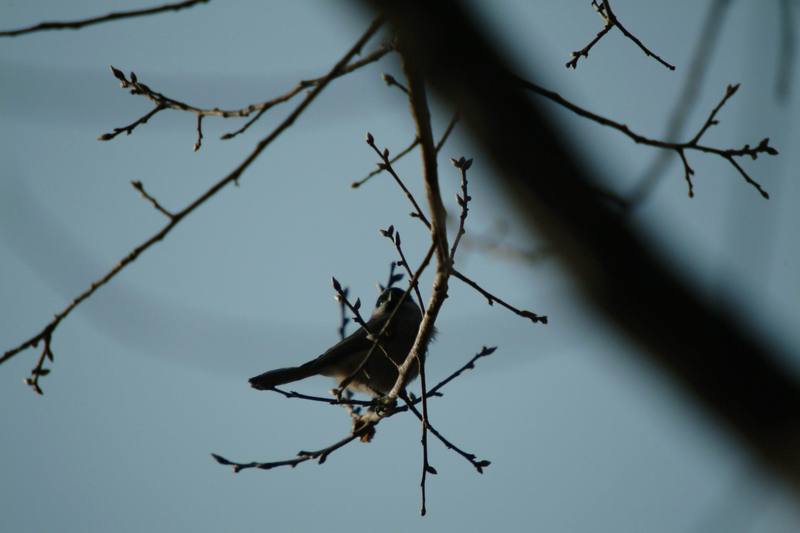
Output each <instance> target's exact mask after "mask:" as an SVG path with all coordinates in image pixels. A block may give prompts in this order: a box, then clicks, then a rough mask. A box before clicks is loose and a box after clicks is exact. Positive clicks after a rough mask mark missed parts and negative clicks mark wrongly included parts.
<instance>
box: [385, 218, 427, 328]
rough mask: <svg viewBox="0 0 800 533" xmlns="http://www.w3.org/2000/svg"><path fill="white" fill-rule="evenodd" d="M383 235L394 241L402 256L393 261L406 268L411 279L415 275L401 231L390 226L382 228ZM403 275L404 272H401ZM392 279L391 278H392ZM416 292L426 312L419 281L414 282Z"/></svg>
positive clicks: (420, 306) (418, 301)
mask: <svg viewBox="0 0 800 533" xmlns="http://www.w3.org/2000/svg"><path fill="white" fill-rule="evenodd" d="M381 235H383V236H384V237H386V238H387V239H389V240H390V241H392V244H394V247H395V250H397V254H398V255H399V256H400V261H397V262H394V263H392V264H393V265H400V266H402V267H404V268H405V269H406V273H407V274H408V277H409V279H411V277H412V276H413V275H414V274H413V273H412V272H411V267H410V266H409V264H408V260H407V259H406V254H404V253H403V247H402V246H401V244H400V242H401V241H400V232H399V231H395V230H394V226H389V227H388V228H386V229H382V230H381ZM400 276H401V277H402V274H400ZM390 279H391V278H390ZM414 293H415V294H416V296H417V303H418V304H419V308H420V309H421V310H422V313H423V314H424V313H425V302H423V301H422V294H421V293H420V292H419V283H415V284H414Z"/></svg>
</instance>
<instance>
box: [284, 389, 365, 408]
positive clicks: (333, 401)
mask: <svg viewBox="0 0 800 533" xmlns="http://www.w3.org/2000/svg"><path fill="white" fill-rule="evenodd" d="M269 390H271V391H274V392H277V393H278V394H280V395H282V396H284V397H286V398H298V399H300V400H308V401H312V402H321V403H327V404H329V405H355V406H359V407H372V406H374V405H375V402H374V401H367V400H354V399H352V398H325V397H323V396H311V395H308V394H303V393H301V392H297V391H293V390H289V391H287V390H283V389H280V388H278V387H272V388H270V389H269Z"/></svg>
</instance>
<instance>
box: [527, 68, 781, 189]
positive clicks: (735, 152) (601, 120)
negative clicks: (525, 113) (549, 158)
mask: <svg viewBox="0 0 800 533" xmlns="http://www.w3.org/2000/svg"><path fill="white" fill-rule="evenodd" d="M512 78H513V79H514V80H515V81H516V82H517V83H519V85H520V86H522V87H524V88H526V89H528V90H530V91H533V92H535V93H536V94H538V95H541V96H544V97H545V98H548V99H549V100H552V101H554V102H556V103H558V104H559V105H561V106H563V107H565V108H567V109H569V110H570V111H572V112H574V113H576V114H578V115H580V116H582V117H584V118H588V119H589V120H592V121H594V122H597V123H598V124H601V125H603V126H608V127H610V128H613V129H615V130H617V131H620V132H622V133H624V134H625V135H626V136H628V137H629V138H631V139H633V141H634V142H636V143H637V144H645V145H648V146H653V147H656V148H661V149H666V150H673V151H675V152H676V153H677V154H678V156H680V158H681V161H682V162H683V164H684V171H685V176H686V180H687V182H688V184H689V196H690V197H691V196H694V191H693V187H692V180H691V176H692V175H693V174H694V170H693V169H692V168H691V167H690V166H689V164H688V162H687V160H686V157H685V152H686V151H689V150H695V151H698V152H705V153H708V154H714V155H717V156H719V157H721V158H722V159H724V160H726V161H728V163H730V164H731V165H732V166H733V167H734V168H735V169H736V170H738V171H739V173H740V174H741V175H742V177H743V178H744V180H745V181H746V182H747V183H749V184H750V185H752V186H753V187H754V188H755V189H756V190H757V191H758V192H759V193H760V194H761V196H763V197H764V198H769V194H768V193H767V192H766V191H765V190H764V189H763V188H762V187H761V185H760V184H759V183H758V182H756V181H755V180H754V179H753V178H752V177H750V175H749V174H748V173H747V172H746V171H745V170H744V169H743V168H742V167H741V166H740V165H739V164H738V163H737V162H736V161H735V160H734V158H736V157H744V156H749V157H751V158H752V159H757V158H758V156H759V154H767V155H777V154H778V151H777V150H776V149H775V148H774V147H772V146H770V145H769V138H765V139H762V140H761V141H760V142H759V143H758V145H757V146H752V147H751V146H750V145H749V144H745V145H744V146H743V147H742V148H715V147H712V146H706V145H703V144H700V139H701V138H702V137H703V135H704V134H705V133H706V131H708V129H709V128H710V127H711V126H715V125H717V124H719V121H718V120H717V119H716V116H717V113H718V112H719V110H720V109H722V107H723V106H724V105H725V104H726V103H727V101H728V99H730V98H731V97H732V96H733V95H734V94H736V91H737V90H738V89H739V84H738V83H737V84H735V85H728V87H727V88H726V90H725V94H724V95H723V97H722V99H721V100H720V102H719V103H718V104H717V105H716V107H714V109H712V110H711V113H710V114H709V116H708V118H707V119H706V121H705V122H704V123H703V125H702V126H701V127H700V129H699V130H698V132H697V133H696V134H695V135H694V137H692V138H691V139H690V140H689V141H686V142H682V143H678V142H669V141H662V140H658V139H651V138H648V137H645V136H644V135H640V134H638V133H636V132H634V131H632V130H631V129H630V128H628V126H627V125H625V124H622V123H620V122H616V121H614V120H611V119H608V118H606V117H602V116H600V115H597V114H596V113H592V112H591V111H588V110H586V109H583V108H582V107H579V106H577V105H575V104H573V103H572V102H570V101H568V100H566V99H565V98H563V97H561V95H559V94H558V93H555V92H553V91H550V90H547V89H544V88H543V87H540V86H538V85H536V84H534V83H531V82H529V81H526V80H524V79H522V78H520V77H518V76H513V75H512Z"/></svg>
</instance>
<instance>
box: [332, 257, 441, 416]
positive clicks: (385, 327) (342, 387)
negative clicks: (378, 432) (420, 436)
mask: <svg viewBox="0 0 800 533" xmlns="http://www.w3.org/2000/svg"><path fill="white" fill-rule="evenodd" d="M434 248H435V246H433V245H431V247H430V248H429V249H428V253H427V254H425V257H424V258H423V259H422V262H421V263H420V265H419V267H417V270H416V271H415V272H414V275H413V276H412V277H411V279H410V280H409V286H408V288H407V289H406V291H405V292H404V293H403V296H402V297H401V298H400V300H399V301H398V302H397V305H396V306H395V307H394V309H392V312H391V313H390V314H389V317H388V318H387V319H386V322H385V323H384V324H383V327H382V328H381V330H380V331H379V332H378V334H377V335H376V336H373V342H372V346H370V348H369V350H367V353H366V354H365V355H364V358H363V359H362V360H361V362H360V363H359V365H358V366H357V367H356V368H355V370H353V372H351V373H350V375H348V376H347V377H346V378H344V379H343V380H342V381H341V382H340V383H339V386H338V388H337V391H338V392H337V398H339V397H341V394H342V392H343V391H344V390H345V389H346V388H347V386H348V385H349V384H350V383H351V382H352V381H353V379H354V378H355V377H356V376H357V375H358V373H359V372H361V370H362V369H363V368H364V365H366V363H367V361H368V360H369V358H370V356H372V353H373V352H374V351H375V348H376V346H377V345H378V340H379V339H380V338H382V337H383V336H384V335H385V334H386V332H387V331H388V330H389V326H390V325H391V323H392V320H394V317H395V315H396V314H397V311H398V310H399V309H400V306H401V305H403V302H404V301H405V299H406V298H408V295H409V293H410V292H411V290H412V288H413V287H415V286H416V284H417V283H419V278H420V276H421V275H422V273H423V272H424V271H425V269H426V268H427V267H428V264H429V263H430V260H431V258H432V257H433V252H434ZM389 360H390V361H391V358H390V359H389ZM392 362H394V361H392ZM399 371H400V369H399V368H398V374H399ZM403 376H404V377H405V374H403ZM394 398H396V396H395V397H394ZM394 398H392V399H390V400H387V402H386V404H391V403H393V401H394Z"/></svg>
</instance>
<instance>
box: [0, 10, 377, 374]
mask: <svg viewBox="0 0 800 533" xmlns="http://www.w3.org/2000/svg"><path fill="white" fill-rule="evenodd" d="M382 23H383V20H382V18H378V19H376V20H375V21H373V22H372V24H370V26H369V28H368V29H367V31H366V32H365V33H364V34H363V35H362V36H361V37H360V38H359V39H358V41H357V42H356V43H355V45H353V47H352V48H351V49H350V50H348V52H347V53H346V54H345V55H344V56H343V57H342V59H340V60H339V61H338V62H337V63H336V64H335V65H334V66H333V68H332V69H331V70H330V72H328V75H327V76H325V78H324V79H323V80H322V81H320V82H319V83H318V84H317V85H316V87H314V89H313V90H312V91H311V92H309V93H308V94H307V95H306V96H305V98H304V99H303V100H302V101H301V102H300V103H299V104H298V105H297V106H296V107H295V109H294V111H292V113H290V114H289V116H288V117H286V119H284V120H283V121H282V122H281V123H280V124H279V125H278V126H277V127H276V128H275V129H274V130H272V132H271V133H270V134H269V135H267V136H266V137H265V138H264V139H262V140H261V141H260V142H259V143H258V144H257V145H256V147H255V148H254V149H253V151H252V152H251V153H250V154H249V155H248V156H247V158H245V160H244V161H242V162H241V163H240V164H239V165H238V166H237V167H236V168H235V169H233V170H232V171H231V172H230V173H229V174H228V175H226V176H225V177H223V178H222V179H220V180H219V181H217V182H216V183H215V184H214V185H212V186H211V188H209V189H208V190H207V191H206V192H204V193H203V194H201V195H200V196H199V197H197V198H196V199H195V200H193V201H192V202H191V203H190V204H189V205H187V206H186V207H185V208H183V209H182V210H181V211H179V212H177V213H175V214H174V215H173V217H172V218H171V219H170V221H169V223H168V224H167V225H166V226H164V227H163V228H162V229H161V230H160V231H158V232H157V233H155V234H154V235H153V236H152V237H150V238H149V239H147V240H146V241H145V242H143V243H142V244H140V245H139V246H137V247H135V248H134V249H133V250H131V251H130V252H129V253H128V255H126V256H125V257H124V258H122V260H120V261H119V262H118V263H117V264H116V265H115V266H114V267H113V268H112V269H111V270H109V271H108V272H107V273H106V274H105V275H103V276H102V277H101V278H99V279H98V280H97V281H94V282H92V284H91V285H90V286H89V288H87V289H86V290H85V291H84V292H82V293H81V294H79V295H78V296H77V297H75V298H74V299H73V300H72V302H70V303H69V305H67V306H66V307H65V308H64V309H63V310H62V311H60V312H59V313H57V314H56V315H55V317H54V318H53V319H52V320H51V321H50V322H49V323H48V324H47V325H46V326H45V327H44V328H43V329H42V330H41V331H40V332H39V333H37V334H35V335H34V336H33V337H31V338H30V339H28V340H26V341H24V342H22V343H20V344H19V345H18V346H16V347H14V348H12V349H10V350H8V351H6V352H5V353H4V354H3V356H2V357H0V364H2V363H5V362H6V361H8V360H9V359H11V358H12V357H14V356H15V355H17V354H18V353H20V352H21V351H23V350H26V349H28V348H30V347H32V346H35V345H36V344H37V343H39V342H40V341H41V340H43V339H45V338H46V337H49V336H51V334H52V333H53V331H54V330H55V329H56V327H58V325H59V324H60V323H61V321H62V320H64V319H65V318H66V317H67V316H68V315H69V314H70V313H71V312H72V311H73V310H74V309H75V308H76V307H77V306H78V305H80V304H81V303H82V302H83V301H84V300H86V299H87V298H89V297H90V296H92V294H94V292H95V291H96V290H97V289H98V288H100V287H102V286H103V285H105V284H106V283H108V282H109V281H110V280H111V279H113V278H114V277H115V276H116V275H117V274H119V273H120V272H121V271H122V270H123V269H124V268H125V267H126V266H128V265H129V264H131V263H132V262H133V261H135V260H136V259H137V258H138V257H139V255H141V253H142V252H144V251H145V250H147V249H149V248H150V247H151V246H153V245H154V244H156V243H158V242H160V241H162V240H163V239H164V238H165V237H166V236H167V235H168V234H169V232H170V231H172V229H173V228H174V227H175V226H176V225H177V224H178V223H180V221H181V220H183V218H184V217H186V216H187V215H189V214H190V213H192V212H193V211H194V210H195V209H197V208H198V207H200V206H201V205H203V204H204V203H205V202H206V201H207V200H208V199H209V198H211V197H212V196H214V195H215V194H217V193H218V192H219V191H220V190H222V189H223V188H224V187H225V186H226V185H229V184H230V183H233V182H238V180H239V178H240V177H241V175H242V174H243V173H244V171H245V170H247V168H248V167H249V166H250V165H251V164H252V163H253V161H255V160H256V158H258V156H259V155H260V154H261V152H263V151H264V149H265V148H266V147H267V146H269V145H270V144H271V143H272V142H273V141H274V140H275V139H276V138H278V137H279V136H280V135H281V133H283V132H284V131H285V130H286V129H288V128H289V127H290V126H291V125H292V124H294V122H295V120H297V118H298V117H299V116H300V115H301V114H302V113H303V111H305V109H306V108H307V107H308V106H309V105H310V104H311V102H313V101H314V99H315V98H316V97H317V96H318V95H319V93H321V92H322V90H323V89H324V88H325V87H326V86H327V85H328V83H329V82H330V81H331V80H333V79H334V78H335V77H336V76H337V74H338V73H339V72H340V71H341V70H342V69H343V68H345V65H347V63H348V61H349V60H350V59H351V58H352V57H353V56H354V55H356V54H357V53H359V51H360V50H361V48H363V46H364V44H366V42H367V41H368V40H369V39H370V37H372V36H373V35H374V34H375V33H376V32H377V31H378V29H379V28H380V27H381V25H382Z"/></svg>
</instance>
